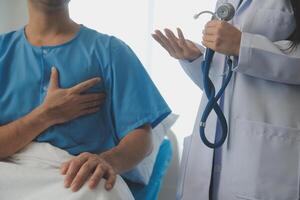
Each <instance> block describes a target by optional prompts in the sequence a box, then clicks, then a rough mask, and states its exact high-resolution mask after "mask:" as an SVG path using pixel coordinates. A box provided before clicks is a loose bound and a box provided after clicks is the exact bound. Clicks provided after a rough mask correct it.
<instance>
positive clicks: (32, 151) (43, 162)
mask: <svg viewBox="0 0 300 200" xmlns="http://www.w3.org/2000/svg"><path fill="white" fill-rule="evenodd" d="M71 158H72V156H71V155H69V154H68V153H67V152H65V151H63V150H61V149H58V148H56V147H53V146H51V145H50V144H47V143H32V144H30V145H28V146H27V147H26V148H25V149H23V150H22V151H21V152H19V153H17V154H15V155H14V156H12V157H10V158H9V159H7V160H5V161H1V162H0V177H1V178H0V199H3V200H19V199H20V200H21V199H22V200H40V199H43V200H53V199H56V200H60V199H62V200H87V199H88V200H121V199H122V200H123V199H126V200H133V199H134V198H133V196H132V194H131V192H130V191H129V188H128V186H127V185H126V183H125V182H124V181H123V179H122V178H121V177H120V176H118V178H117V182H116V185H115V187H114V188H113V190H111V191H109V192H108V191H106V190H105V189H104V183H105V181H104V180H102V181H101V182H100V184H99V185H98V186H97V188H96V189H94V190H90V189H89V188H88V187H87V185H86V184H85V185H84V186H83V188H81V189H80V190H79V191H78V192H76V193H74V192H72V191H71V190H70V189H65V188H64V185H63V182H64V176H62V175H61V174H60V171H59V168H60V165H61V164H62V163H63V162H65V161H67V160H69V159H71Z"/></svg>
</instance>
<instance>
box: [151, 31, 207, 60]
mask: <svg viewBox="0 0 300 200" xmlns="http://www.w3.org/2000/svg"><path fill="white" fill-rule="evenodd" d="M177 34H178V36H176V35H175V34H174V33H173V32H172V31H171V30H169V29H165V34H163V33H162V32H161V31H159V30H156V31H155V33H154V34H152V37H153V38H154V39H155V40H156V41H157V42H158V43H159V44H160V45H161V46H162V47H163V48H165V49H166V50H167V51H168V53H169V54H170V55H171V56H172V57H174V58H176V59H184V60H189V61H194V60H196V59H197V58H199V57H200V56H201V55H202V53H201V51H200V49H199V48H198V47H197V46H196V45H195V43H194V42H192V41H190V40H187V39H185V38H184V35H183V33H182V31H181V29H180V28H177Z"/></svg>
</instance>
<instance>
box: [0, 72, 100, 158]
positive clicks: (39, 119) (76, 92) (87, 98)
mask: <svg viewBox="0 0 300 200" xmlns="http://www.w3.org/2000/svg"><path fill="white" fill-rule="evenodd" d="M58 83H59V80H58V72H57V71H56V69H53V71H52V74H51V81H50V85H49V89H48V93H47V96H46V98H45V101H44V103H43V104H42V105H41V106H39V107H37V108H36V109H35V110H33V111H32V112H31V113H29V114H28V115H26V116H25V117H22V118H20V119H18V120H16V121H14V122H11V123H9V124H6V125H3V126H0V160H1V159H4V158H6V157H8V156H11V155H13V154H14V153H16V152H17V151H19V150H21V149H22V148H24V147H25V146H26V145H27V144H29V143H30V142H31V141H33V140H34V138H36V137H37V136H38V135H40V134H41V133H42V132H43V131H45V130H46V129H47V128H49V127H51V126H53V125H55V124H60V123H64V122H67V121H70V120H72V119H74V118H77V117H79V116H82V115H87V114H90V113H93V112H96V111H98V110H99V105H100V104H101V103H103V101H104V98H105V97H104V95H103V94H89V95H88V94H87V95H81V94H80V93H81V92H83V91H85V90H87V89H88V88H90V87H92V86H94V85H95V84H97V83H99V79H98V78H96V79H91V80H88V81H86V82H83V83H80V84H78V85H76V86H74V87H72V88H69V89H61V88H59V84H58ZM28 87H30V86H28ZM20 103H22V102H20ZM16 112H18V111H17V110H16ZM0 114H1V113H0Z"/></svg>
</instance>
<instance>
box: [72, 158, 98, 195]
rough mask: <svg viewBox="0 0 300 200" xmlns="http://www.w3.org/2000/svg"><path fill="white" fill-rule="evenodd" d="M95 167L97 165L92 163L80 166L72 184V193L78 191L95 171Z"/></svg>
mask: <svg viewBox="0 0 300 200" xmlns="http://www.w3.org/2000/svg"><path fill="white" fill-rule="evenodd" d="M96 166H97V163H96V162H93V161H88V162H86V163H84V165H82V167H81V168H80V170H79V172H78V173H77V175H76V177H75V179H74V181H73V182H72V185H71V189H72V191H73V192H76V191H78V190H79V189H80V188H81V187H82V186H83V184H84V183H85V182H86V181H87V179H88V178H89V176H90V175H91V174H92V172H93V171H94V170H95V168H96Z"/></svg>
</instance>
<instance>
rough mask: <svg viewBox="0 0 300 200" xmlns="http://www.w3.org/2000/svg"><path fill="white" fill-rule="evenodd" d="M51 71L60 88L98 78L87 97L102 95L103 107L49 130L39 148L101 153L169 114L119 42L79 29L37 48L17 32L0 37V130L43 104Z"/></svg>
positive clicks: (83, 28) (144, 72) (138, 65)
mask: <svg viewBox="0 0 300 200" xmlns="http://www.w3.org/2000/svg"><path fill="white" fill-rule="evenodd" d="M52 66H55V67H56V68H57V69H58V71H59V78H60V87H62V88H69V87H72V86H74V85H76V84H78V83H80V82H83V81H85V80H88V79H90V78H94V77H100V78H101V79H102V82H101V83H100V84H98V85H97V86H95V87H93V88H91V89H89V90H88V91H87V93H95V92H105V93H106V101H105V103H104V105H103V106H102V107H101V109H100V111H99V112H97V113H95V114H91V115H87V116H83V117H80V118H78V119H75V120H72V121H70V122H68V123H64V124H61V125H55V126H53V127H50V128H49V129H47V130H46V131H45V132H43V133H42V134H41V135H39V136H38V137H37V138H36V141H38V142H48V143H50V144H52V145H54V146H56V147H59V148H61V149H64V150H66V151H68V152H69V153H71V154H73V155H78V154H80V153H82V152H91V153H101V152H104V151H106V150H108V149H111V148H112V147H114V146H115V145H117V143H118V142H119V141H120V140H121V139H122V138H124V137H125V136H126V135H127V134H128V133H130V132H131V131H133V130H134V129H136V128H138V127H140V126H142V125H144V124H151V125H152V127H155V126H156V125H157V124H158V123H160V122H161V121H162V120H163V119H164V118H165V117H167V116H168V115H169V114H170V112H171V111H170V109H169V107H168V105H167V104H166V102H165V101H164V99H163V98H162V97H161V95H160V93H159V91H158V90H157V88H156V87H155V85H154V84H153V82H152V81H151V79H150V77H149V76H148V74H147V72H146V71H145V69H144V67H143V66H142V64H141V62H140V61H139V59H138V58H137V57H136V55H135V54H134V52H133V51H132V50H131V49H130V48H129V47H128V46H127V45H126V44H125V43H124V42H122V41H120V40H119V39H117V38H115V37H112V36H108V35H105V34H101V33H98V32H96V31H94V30H92V29H89V28H87V27H85V26H83V25H82V26H81V28H80V31H79V32H78V33H77V35H76V36H75V37H74V38H73V39H72V40H70V41H69V42H66V43H65V44H62V45H57V46H43V47H36V46H33V45H31V44H30V43H29V42H28V41H27V39H26V36H25V32H24V29H21V30H19V31H14V32H10V33H7V34H4V35H1V36H0V125H5V124H8V123H10V122H12V121H14V120H17V119H19V118H21V117H23V116H24V115H26V114H28V113H30V112H31V111H32V110H33V109H34V108H36V107H37V106H39V105H40V104H41V103H42V102H43V101H44V98H45V96H46V93H47V88H48V84H49V80H50V75H51V67H52Z"/></svg>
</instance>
